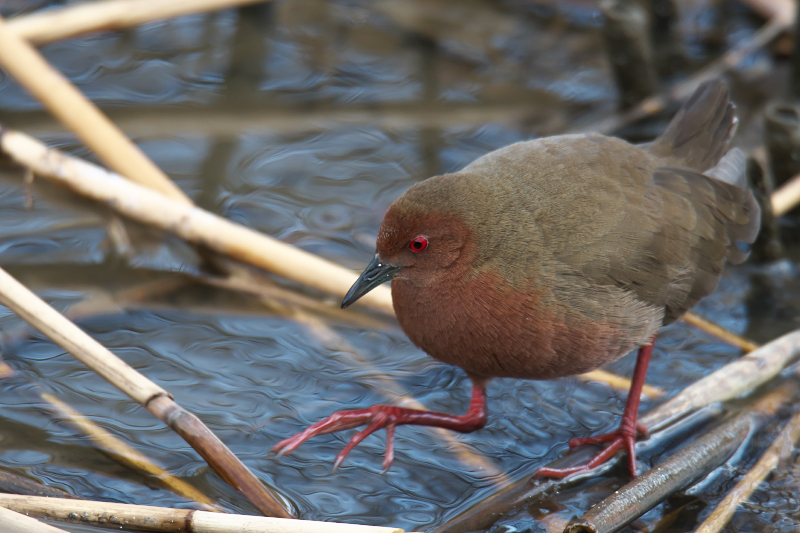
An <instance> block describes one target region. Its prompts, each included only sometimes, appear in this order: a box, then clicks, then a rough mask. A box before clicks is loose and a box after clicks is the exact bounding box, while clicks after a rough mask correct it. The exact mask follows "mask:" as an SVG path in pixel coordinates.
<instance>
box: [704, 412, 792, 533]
mask: <svg viewBox="0 0 800 533" xmlns="http://www.w3.org/2000/svg"><path fill="white" fill-rule="evenodd" d="M798 440H800V413H797V414H795V415H794V416H793V417H792V419H791V420H789V423H788V424H786V426H785V427H784V428H783V430H782V431H781V432H780V434H779V435H778V436H777V437H776V438H775V440H774V441H773V442H772V445H770V447H769V448H768V449H767V451H766V452H764V455H762V456H761V458H760V459H759V460H758V462H757V463H756V464H755V465H754V466H753V468H751V469H750V471H749V472H748V473H747V475H746V476H745V477H743V478H742V480H741V481H739V483H737V484H736V486H735V487H733V489H732V490H731V491H730V492H729V493H728V494H727V495H726V496H725V498H724V499H723V500H722V501H721V502H720V503H719V504H718V505H717V507H716V508H715V509H714V511H713V512H712V513H711V514H710V515H709V516H708V518H706V519H705V520H704V521H703V523H702V524H700V527H699V528H697V529H696V530H695V533H717V532H719V531H721V530H722V528H724V527H725V526H726V525H727V523H728V522H729V521H730V519H731V517H732V516H733V513H735V512H736V509H738V507H739V505H740V504H742V503H744V502H746V501H747V500H748V499H749V498H750V496H751V495H752V494H753V492H755V490H756V489H757V488H758V486H759V485H760V484H761V482H762V481H764V479H766V478H767V476H768V475H769V474H770V473H771V472H772V471H773V470H774V469H775V467H776V466H777V465H778V463H779V462H780V461H781V460H782V459H785V458H787V457H790V456H791V454H792V451H793V449H794V445H795V444H797V441H798Z"/></svg>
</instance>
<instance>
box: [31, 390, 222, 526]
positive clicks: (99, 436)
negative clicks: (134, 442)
mask: <svg viewBox="0 0 800 533" xmlns="http://www.w3.org/2000/svg"><path fill="white" fill-rule="evenodd" d="M40 396H41V398H42V399H43V400H44V401H46V402H47V403H49V404H50V405H52V406H53V407H54V408H55V409H56V410H57V411H58V412H59V413H60V414H61V415H62V416H63V417H64V418H66V419H67V420H68V421H69V422H70V423H71V424H73V425H75V426H77V427H78V428H79V429H80V430H81V431H83V433H85V434H86V435H88V436H89V438H90V439H92V441H93V442H94V443H95V444H96V445H97V446H98V447H99V448H100V449H101V450H103V451H104V452H105V453H107V454H109V455H111V456H112V457H113V458H114V459H116V460H117V461H119V462H120V463H122V464H123V465H125V466H127V467H128V468H131V469H132V470H134V471H137V472H142V473H145V474H148V475H150V476H153V477H155V478H156V479H157V480H158V481H159V482H160V483H161V484H162V485H163V486H164V487H166V488H167V489H169V490H170V491H172V492H174V493H175V494H178V495H179V496H183V497H184V498H187V499H189V500H192V501H195V502H197V503H198V504H200V506H201V508H202V509H203V510H204V511H215V512H220V509H219V508H218V507H217V506H216V505H215V504H214V502H213V501H212V500H211V498H209V497H208V496H206V495H205V494H203V493H202V492H200V491H199V490H197V489H196V488H194V487H193V486H191V485H189V484H188V483H186V482H185V481H183V480H182V479H179V478H176V477H175V476H173V475H172V474H170V473H169V472H167V471H166V470H164V469H163V468H161V467H160V466H158V465H156V464H154V463H153V462H152V461H151V460H150V459H149V458H147V457H146V456H144V455H143V454H141V453H139V452H138V451H136V450H135V449H133V448H131V447H130V446H129V445H128V444H126V443H124V442H123V441H121V440H120V439H118V438H116V437H115V436H114V435H112V434H111V433H109V432H108V431H106V430H105V429H103V428H101V427H100V426H98V425H96V424H95V423H93V422H92V421H90V420H89V419H87V418H86V417H85V416H83V415H82V414H80V413H79V412H77V411H76V410H75V409H73V408H72V407H70V406H69V405H68V404H66V403H65V402H63V401H61V400H59V399H58V398H56V397H55V396H53V395H52V394H48V393H42V394H40Z"/></svg>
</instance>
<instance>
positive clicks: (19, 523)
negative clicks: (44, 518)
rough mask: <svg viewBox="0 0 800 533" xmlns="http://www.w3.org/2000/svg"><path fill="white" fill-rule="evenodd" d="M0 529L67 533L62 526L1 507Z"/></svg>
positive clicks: (22, 532)
mask: <svg viewBox="0 0 800 533" xmlns="http://www.w3.org/2000/svg"><path fill="white" fill-rule="evenodd" d="M0 531H2V532H3V533H67V532H66V531H64V530H63V529H61V528H58V527H55V526H51V525H49V524H43V523H42V522H39V521H38V520H36V519H35V518H31V517H29V516H25V515H24V514H21V513H17V512H15V511H11V510H10V509H6V508H5V507H2V508H0Z"/></svg>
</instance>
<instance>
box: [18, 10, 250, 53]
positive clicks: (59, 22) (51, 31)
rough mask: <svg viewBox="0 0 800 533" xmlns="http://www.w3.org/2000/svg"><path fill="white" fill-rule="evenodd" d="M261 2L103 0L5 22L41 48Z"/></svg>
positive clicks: (23, 16)
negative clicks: (83, 35) (54, 42)
mask: <svg viewBox="0 0 800 533" xmlns="http://www.w3.org/2000/svg"><path fill="white" fill-rule="evenodd" d="M262 1H264V0H105V1H104V2H91V3H86V4H77V5H71V6H69V7H64V8H61V9H50V10H47V11H42V12H35V13H32V14H29V15H21V16H18V17H14V18H12V19H9V20H8V22H7V24H8V30H9V31H11V32H12V33H14V34H15V35H17V36H18V37H20V38H21V39H25V40H26V41H28V42H30V43H32V44H35V45H42V44H47V43H50V42H53V41H57V40H59V39H65V38H67V37H74V36H76V35H81V34H84V33H90V32H96V31H107V30H121V29H124V28H130V27H132V26H139V25H140V24H146V23H148V22H154V21H157V20H161V19H167V18H174V17H180V16H182V15H190V14H193V13H202V12H204V11H215V10H218V9H226V8H229V7H236V6H243V5H247V4H255V3H258V2H262Z"/></svg>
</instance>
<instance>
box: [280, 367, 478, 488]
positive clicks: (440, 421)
mask: <svg viewBox="0 0 800 533" xmlns="http://www.w3.org/2000/svg"><path fill="white" fill-rule="evenodd" d="M364 424H368V425H367V427H366V428H364V429H362V430H361V431H359V432H358V433H356V434H355V435H353V436H352V437H351V438H350V440H349V441H348V442H347V444H346V445H345V447H344V448H343V449H342V451H341V452H339V454H338V455H337V456H336V459H335V460H334V462H333V470H334V471H336V469H337V468H339V466H340V465H341V464H342V462H343V461H344V459H345V457H347V454H349V453H350V452H351V451H352V450H353V448H355V447H356V446H358V445H359V444H361V441H363V440H364V439H366V438H367V437H369V436H370V435H372V434H373V433H375V432H376V431H378V430H379V429H386V454H385V456H384V459H383V470H384V472H386V471H387V470H388V469H389V467H390V466H391V465H392V461H393V459H394V430H395V428H396V427H397V426H400V425H403V424H417V425H421V426H433V427H442V428H447V429H452V430H455V431H461V432H462V433H469V432H471V431H475V430H476V429H480V428H482V427H483V426H484V425H485V424H486V383H485V382H484V381H475V380H473V386H472V400H471V401H470V407H469V410H468V411H467V413H466V414H465V415H464V416H456V415H450V414H446V413H434V412H431V411H420V410H417V409H406V408H403V407H393V406H390V405H373V406H372V407H370V408H368V409H356V410H353V411H339V412H336V413H333V414H332V415H331V416H329V417H328V418H326V419H325V420H322V421H320V422H317V423H316V424H314V425H312V426H309V427H308V428H307V429H306V430H305V431H302V432H300V433H298V434H297V435H295V436H293V437H289V438H288V439H284V440H282V441H280V442H279V443H277V444H276V445H275V446H273V447H272V453H275V454H277V455H278V456H279V457H280V456H283V455H288V454H290V453H292V452H293V451H295V450H296V449H297V448H298V447H299V446H300V445H301V444H303V443H304V442H305V441H307V440H308V439H310V438H311V437H316V436H317V435H325V434H327V433H333V432H335V431H341V430H344V429H352V428H355V427H358V426H363V425H364Z"/></svg>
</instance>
